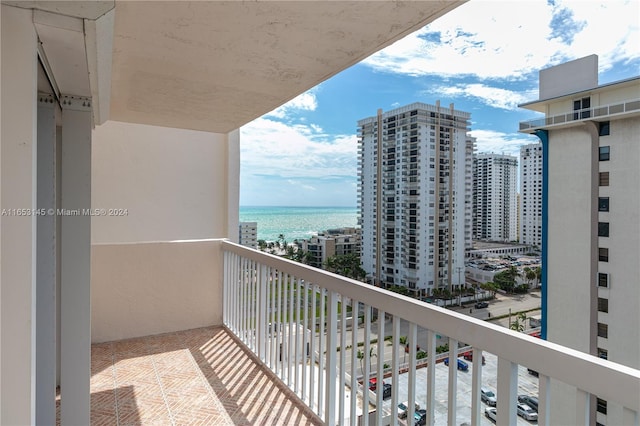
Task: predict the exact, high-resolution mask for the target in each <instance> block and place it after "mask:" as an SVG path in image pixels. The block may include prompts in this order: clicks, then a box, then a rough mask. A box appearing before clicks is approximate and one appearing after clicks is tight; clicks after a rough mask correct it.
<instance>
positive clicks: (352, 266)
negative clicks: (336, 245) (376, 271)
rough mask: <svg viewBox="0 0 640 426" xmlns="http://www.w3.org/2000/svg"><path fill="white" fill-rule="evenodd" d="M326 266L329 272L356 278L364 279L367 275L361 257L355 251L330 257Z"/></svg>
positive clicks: (325, 263)
mask: <svg viewBox="0 0 640 426" xmlns="http://www.w3.org/2000/svg"><path fill="white" fill-rule="evenodd" d="M324 267H325V269H326V270H327V271H329V272H333V273H336V274H339V275H342V276H344V277H349V278H353V279H356V280H362V279H364V277H366V276H367V273H366V271H365V270H364V269H362V266H361V264H360V258H359V257H358V256H357V255H356V254H354V253H351V254H345V255H336V256H331V257H328V258H327V260H326V261H325V262H324Z"/></svg>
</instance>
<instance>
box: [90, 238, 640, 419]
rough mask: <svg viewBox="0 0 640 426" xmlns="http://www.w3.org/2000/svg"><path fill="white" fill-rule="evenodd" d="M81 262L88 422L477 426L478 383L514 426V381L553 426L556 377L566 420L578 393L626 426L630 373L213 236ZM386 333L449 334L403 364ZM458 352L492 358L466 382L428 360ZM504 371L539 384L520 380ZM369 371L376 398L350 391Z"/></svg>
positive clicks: (99, 253) (631, 407) (112, 251)
mask: <svg viewBox="0 0 640 426" xmlns="http://www.w3.org/2000/svg"><path fill="white" fill-rule="evenodd" d="M92 255H93V257H94V258H95V264H94V265H96V266H97V267H96V268H94V270H93V271H92V281H93V283H94V284H92V286H93V287H94V294H95V296H94V299H93V300H94V308H93V309H94V314H93V316H92V332H93V333H92V334H93V335H94V336H95V340H96V341H102V342H103V343H96V344H94V345H93V347H92V380H91V382H92V386H91V393H92V394H91V404H92V419H94V420H95V422H94V423H95V424H100V421H99V419H102V420H104V421H105V422H107V423H109V422H108V421H107V420H108V419H113V418H114V416H119V417H118V418H119V419H121V421H129V420H131V419H133V420H134V421H141V422H143V423H147V422H152V421H156V422H161V423H162V419H164V418H166V417H163V416H170V418H172V419H173V421H175V422H176V423H183V422H187V419H188V418H192V419H198V420H199V421H201V422H204V423H207V422H209V423H210V421H213V419H218V420H219V421H220V423H219V424H227V423H228V424H231V423H233V424H255V423H272V420H273V419H274V418H277V419H278V422H280V421H281V420H280V419H285V420H282V422H283V423H289V424H302V423H308V424H318V423H323V424H330V425H331V424H340V425H345V424H352V425H355V424H362V423H359V422H362V421H364V419H362V418H361V417H362V415H363V412H364V411H367V412H369V413H370V414H369V424H371V425H373V424H400V423H399V422H400V421H399V420H398V419H397V417H396V416H395V415H394V414H393V412H394V411H393V410H391V409H390V407H395V406H397V404H398V403H399V402H402V401H405V400H408V401H410V402H418V403H419V404H420V406H421V407H422V408H426V409H427V418H428V421H427V424H460V423H461V422H463V421H467V422H470V423H471V424H474V425H480V424H485V422H486V420H485V419H484V418H483V414H484V408H485V406H484V404H483V403H482V402H481V400H480V388H481V387H482V386H486V385H487V383H490V384H492V385H493V386H495V389H494V390H495V391H496V393H497V395H498V398H499V399H500V401H505V402H504V403H501V404H499V408H498V413H497V415H498V421H497V423H498V424H513V425H515V424H518V418H517V414H516V413H517V410H516V401H517V395H518V393H522V392H519V390H518V389H519V386H520V385H522V386H526V387H527V389H528V390H529V391H530V393H531V392H533V393H534V396H538V398H539V401H540V406H539V409H538V414H539V423H540V424H553V420H554V418H553V416H552V412H553V409H555V410H557V409H558V406H557V404H556V406H553V401H554V392H557V387H556V385H557V383H558V382H562V383H565V384H566V385H568V386H572V387H575V388H577V389H578V391H577V392H578V395H579V398H578V403H577V405H575V406H563V407H560V409H561V411H563V412H569V413H570V414H571V416H574V417H575V419H576V421H577V423H580V424H585V423H586V421H587V416H588V413H589V403H590V401H591V398H590V396H591V395H596V396H597V397H598V398H601V399H604V400H607V401H608V404H609V412H610V413H612V412H613V409H612V407H613V406H615V405H616V404H617V405H619V406H621V407H625V408H620V410H619V414H620V418H619V420H620V423H622V424H634V421H636V420H637V412H638V410H639V409H640V401H638V399H637V395H638V389H640V371H638V370H635V369H632V368H628V367H624V366H621V365H618V364H615V363H612V362H609V361H606V360H602V359H600V358H597V357H594V356H591V355H587V354H584V353H581V352H577V351H574V350H572V349H569V348H566V347H562V346H560V345H557V344H553V343H550V342H546V341H543V340H540V339H538V338H534V337H530V336H528V335H525V334H522V333H516V332H513V331H510V330H507V329H505V328H503V327H500V326H497V325H494V324H492V323H487V322H485V321H481V320H478V319H475V318H472V317H468V316H465V315H462V314H460V313H457V312H454V311H450V310H446V309H442V308H439V307H436V306H433V305H430V304H427V303H423V302H420V301H417V300H415V299H411V298H407V297H404V296H401V295H398V294H396V293H391V292H387V291H385V290H382V289H380V288H376V287H373V286H369V285H366V284H363V283H361V282H358V281H354V280H350V279H346V278H344V277H341V276H338V275H335V274H331V273H328V272H326V271H323V270H320V269H315V268H311V267H309V266H306V265H303V264H299V263H295V262H291V261H289V260H286V259H283V258H279V257H277V256H273V255H269V254H266V253H263V252H259V251H256V250H253V249H249V248H246V247H242V246H239V245H237V244H234V243H231V242H228V241H226V240H205V241H184V242H173V243H148V244H133V245H131V244H129V245H113V246H98V247H94V250H93V253H92ZM131 258H135V259H136V260H137V261H136V262H133V263H131V262H129V263H127V262H126V261H125V259H131ZM98 263H99V264H100V265H101V266H99V265H98ZM152 270H153V271H154V272H153V273H152V274H151V275H149V271H152ZM107 271H108V273H107ZM113 276H117V277H122V279H121V280H117V281H113V280H112V279H111V277H113ZM145 277H146V278H145ZM178 283H179V285H177V284H178ZM107 292H109V293H110V294H114V295H119V297H114V296H112V297H106V293H107ZM128 293H130V294H128ZM143 294H144V295H147V297H145V298H140V297H138V295H143ZM149 295H153V296H152V297H149ZM352 313H357V314H352ZM212 324H213V326H212ZM216 324H217V325H216ZM354 329H355V330H358V332H357V333H353V332H352V331H353V330H354ZM184 330H187V331H184ZM133 336H142V337H134V338H131V337H133ZM145 336H146V337H145ZM383 336H384V337H383ZM401 336H407V339H408V340H409V341H416V342H418V344H419V345H420V348H421V350H423V351H426V352H427V353H430V354H436V346H438V345H440V344H441V343H440V341H439V339H441V338H444V337H445V336H448V338H449V348H450V352H449V353H448V354H447V353H444V354H440V355H437V356H435V362H434V363H430V362H429V360H430V359H429V357H428V356H427V358H426V359H422V360H417V359H416V355H417V349H416V348H410V350H409V353H407V354H406V355H405V353H404V348H403V347H402V346H401V345H400V338H401ZM123 338H125V340H121V339H123ZM437 342H438V343H437ZM351 348H358V349H359V350H358V351H353V350H351ZM394 348H397V349H398V348H399V349H402V350H394ZM467 352H472V353H473V358H474V359H481V358H482V355H485V356H486V357H487V359H488V360H489V359H493V360H497V361H496V363H495V364H494V366H490V365H489V364H488V365H487V366H486V367H485V368H483V367H482V365H476V364H475V363H469V366H470V368H469V372H467V373H463V372H459V371H458V370H457V369H455V363H451V365H452V366H453V368H451V367H449V368H445V367H444V366H443V365H442V364H441V363H440V361H442V358H444V357H447V356H448V357H450V358H457V357H458V355H461V354H462V353H467ZM478 364H479V363H478ZM519 369H520V371H521V372H522V371H526V369H531V370H535V371H537V372H538V374H539V377H538V379H528V382H527V383H524V382H522V383H521V381H522V380H523V379H522V373H521V374H520V375H519V374H518V370H519ZM523 369H524V370H523ZM585 372H588V374H585ZM462 374H464V375H465V376H460V375H462ZM374 377H375V378H376V379H377V381H378V383H380V382H381V381H383V380H384V381H385V382H386V383H388V384H391V385H392V387H391V395H390V397H389V398H388V399H383V394H382V392H375V391H370V390H369V389H368V386H366V385H365V386H364V387H363V386H362V383H363V382H364V383H368V380H366V379H365V378H374ZM532 380H533V381H532ZM521 388H522V387H521ZM261 395H262V396H263V398H261V397H260V396H261ZM266 395H269V396H268V397H267V396H266ZM185 398H186V399H185ZM187 400H188V401H189V403H188V404H186V403H185V401H187ZM413 406H414V405H413V403H410V404H409V407H413ZM115 407H118V408H117V410H118V411H117V412H115V411H114V409H115ZM363 407H368V408H367V410H364V409H363ZM378 407H381V409H378ZM594 410H595V408H594ZM411 415H412V413H410V416H411ZM189 416H192V417H189ZM274 416H277V417H274ZM409 418H411V417H409ZM127 419H129V420H127ZM136 419H137V420H136ZM634 419H636V420H634ZM218 420H216V421H218ZM225 422H226V423H225ZM611 422H613V419H611ZM110 424H113V422H111V423H110ZM216 424H218V423H216Z"/></svg>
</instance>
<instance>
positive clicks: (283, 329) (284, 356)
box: [280, 272, 289, 386]
mask: <svg viewBox="0 0 640 426" xmlns="http://www.w3.org/2000/svg"><path fill="white" fill-rule="evenodd" d="M288 289H289V274H288V273H286V272H285V273H283V274H282V316H283V318H282V322H281V324H280V333H281V335H282V343H281V345H280V347H281V349H280V350H281V351H282V352H281V354H280V358H281V360H282V366H281V370H280V378H281V379H282V381H283V382H284V383H286V384H287V386H289V376H288V372H289V368H288V366H289V359H288V358H289V342H288V341H287V333H288V330H287V328H288V324H289V318H288V317H289V309H288V306H289V291H288Z"/></svg>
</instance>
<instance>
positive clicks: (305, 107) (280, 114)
mask: <svg viewBox="0 0 640 426" xmlns="http://www.w3.org/2000/svg"><path fill="white" fill-rule="evenodd" d="M316 90H318V86H316V87H314V88H313V89H311V90H309V91H307V92H305V93H302V94H300V95H298V96H296V97H295V98H293V99H291V100H290V101H289V102H287V103H286V104H284V105H282V106H280V107H278V108H276V109H274V110H273V111H271V112H270V113H268V114H266V115H265V116H271V117H276V118H285V117H286V116H287V115H288V114H291V113H292V112H294V111H296V110H297V111H315V110H316V108H317V107H318V102H317V100H316V94H315V92H316Z"/></svg>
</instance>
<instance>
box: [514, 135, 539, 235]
mask: <svg viewBox="0 0 640 426" xmlns="http://www.w3.org/2000/svg"><path fill="white" fill-rule="evenodd" d="M519 207H520V216H519V217H520V227H519V229H520V243H522V244H529V245H533V246H537V247H541V245H542V244H541V243H542V144H541V143H534V144H529V145H524V146H522V147H521V148H520V206H519Z"/></svg>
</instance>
